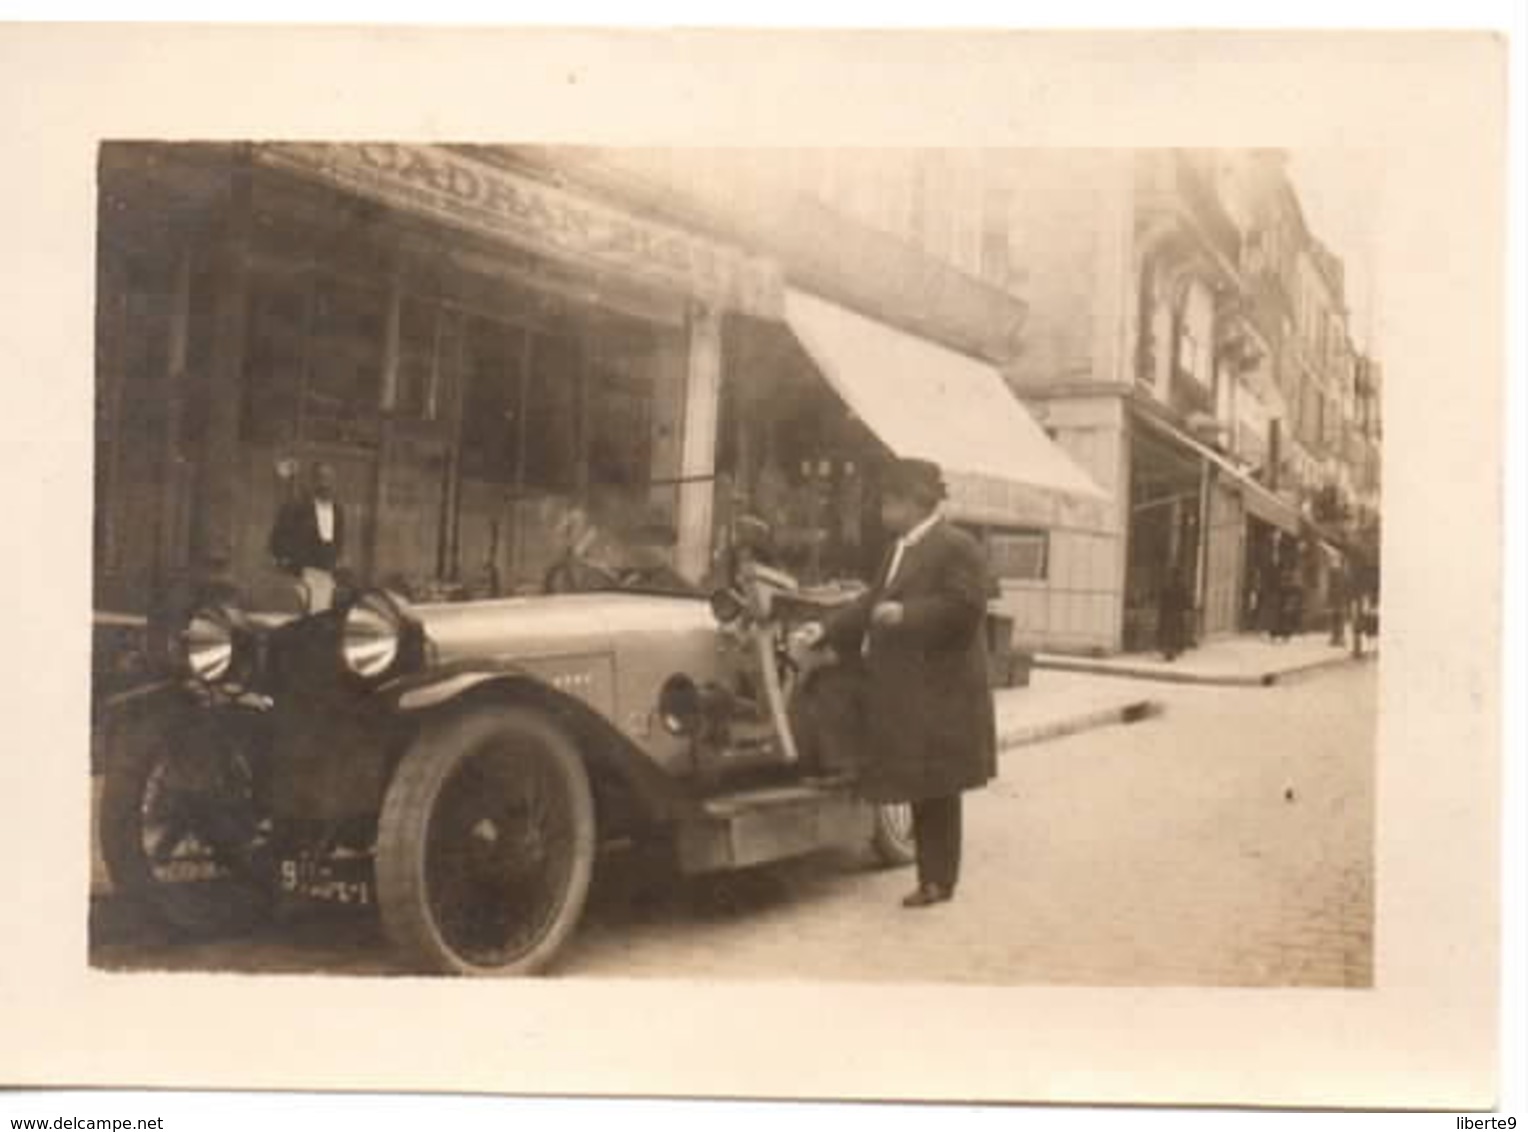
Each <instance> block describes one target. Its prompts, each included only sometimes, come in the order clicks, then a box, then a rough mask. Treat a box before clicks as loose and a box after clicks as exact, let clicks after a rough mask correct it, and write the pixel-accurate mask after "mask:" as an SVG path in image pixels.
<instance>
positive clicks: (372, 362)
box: [302, 278, 387, 445]
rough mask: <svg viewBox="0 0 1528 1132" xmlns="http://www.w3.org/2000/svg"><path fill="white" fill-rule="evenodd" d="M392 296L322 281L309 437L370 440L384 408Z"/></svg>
mask: <svg viewBox="0 0 1528 1132" xmlns="http://www.w3.org/2000/svg"><path fill="white" fill-rule="evenodd" d="M386 333H387V296H386V295H385V294H384V293H383V292H382V291H380V290H373V289H371V288H368V287H364V286H362V285H360V284H356V283H352V282H350V281H348V280H341V279H335V278H328V279H321V280H319V281H318V284H317V288H316V291H315V294H314V298H313V333H312V336H311V355H310V359H311V360H310V364H309V369H308V381H307V384H306V386H305V388H304V390H303V406H302V410H303V414H302V415H303V434H304V439H309V440H318V441H324V442H329V443H338V444H361V445H365V444H369V443H371V442H373V441H374V439H375V435H376V428H375V425H376V418H377V414H378V411H379V410H380V408H381V394H382V357H383V351H384V349H385V344H386Z"/></svg>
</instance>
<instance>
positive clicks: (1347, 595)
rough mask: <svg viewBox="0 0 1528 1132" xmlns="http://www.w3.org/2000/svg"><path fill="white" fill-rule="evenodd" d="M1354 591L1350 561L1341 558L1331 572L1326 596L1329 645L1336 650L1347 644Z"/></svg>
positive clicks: (1345, 557) (1344, 557)
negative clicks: (1329, 630)
mask: <svg viewBox="0 0 1528 1132" xmlns="http://www.w3.org/2000/svg"><path fill="white" fill-rule="evenodd" d="M1356 591H1357V586H1356V585H1355V584H1354V579H1353V565H1352V560H1351V559H1349V558H1348V557H1347V556H1343V557H1342V559H1341V560H1340V561H1339V564H1338V566H1337V568H1336V569H1335V570H1333V571H1332V572H1331V580H1330V583H1329V589H1328V595H1327V617H1328V619H1329V620H1330V622H1331V636H1330V637H1329V643H1330V644H1332V645H1333V646H1335V647H1336V648H1341V647H1342V646H1343V645H1344V644H1346V643H1347V632H1346V630H1347V625H1348V619H1349V616H1350V614H1351V613H1352V610H1351V608H1350V607H1351V605H1352V603H1353V600H1354V598H1355V596H1356Z"/></svg>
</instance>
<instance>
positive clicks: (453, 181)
mask: <svg viewBox="0 0 1528 1132" xmlns="http://www.w3.org/2000/svg"><path fill="white" fill-rule="evenodd" d="M255 152H256V155H257V158H258V160H259V161H261V162H262V163H264V164H267V165H271V166H276V167H280V168H284V169H289V170H294V171H296V172H299V173H303V174H305V175H308V176H313V177H317V178H319V179H322V180H324V181H327V182H329V183H330V184H333V185H336V186H338V187H340V188H342V189H345V190H347V191H349V192H353V193H356V194H358V195H360V196H365V197H369V198H371V199H373V200H377V201H380V202H381V203H383V204H386V205H389V206H392V207H395V208H400V209H405V210H407V211H409V212H414V213H419V214H423V215H426V216H429V217H431V218H433V219H436V220H440V221H443V222H445V223H448V224H451V225H454V226H456V227H459V228H465V229H467V230H470V231H473V232H478V233H482V234H486V235H489V236H493V237H496V238H500V239H505V240H508V241H510V242H512V243H514V244H516V245H517V246H519V247H523V248H526V249H528V250H530V251H533V252H536V253H539V254H542V255H546V256H549V257H553V258H557V259H560V260H563V261H565V262H571V263H573V264H575V265H578V266H583V267H589V268H594V269H596V270H608V271H614V272H617V273H620V274H623V275H626V276H629V277H634V278H636V279H639V280H643V281H646V282H648V283H652V284H657V285H660V286H665V287H667V288H669V289H673V290H678V291H680V292H682V293H683V294H686V295H689V296H691V297H692V298H696V299H700V300H702V301H706V302H711V303H715V304H717V305H719V306H721V307H724V308H728V309H733V310H740V311H743V312H745V313H747V314H752V315H756V316H758V317H762V318H778V317H779V312H780V307H781V287H782V284H781V281H780V277H779V272H778V271H777V270H776V269H775V268H774V267H773V265H772V264H771V263H770V262H769V261H767V260H765V259H763V258H762V257H758V256H752V255H749V254H746V253H744V252H742V251H739V250H737V249H733V248H728V247H725V246H723V245H721V244H719V243H716V242H714V241H712V240H708V239H705V238H704V237H701V236H698V235H696V234H694V233H691V232H686V231H684V230H683V229H680V228H674V227H670V226H668V225H664V224H657V223H653V222H651V221H647V220H642V219H640V218H637V217H635V216H632V215H631V214H629V213H627V212H624V211H622V210H620V209H617V208H613V207H610V206H607V205H604V204H601V203H600V202H598V201H595V200H591V199H589V198H588V197H585V196H582V195H580V194H576V193H573V192H569V191H567V190H564V189H559V188H556V187H555V186H551V185H543V184H541V183H539V182H537V181H534V180H531V179H530V178H527V177H522V176H519V175H516V174H514V173H511V172H509V171H507V170H503V169H499V168H497V167H495V166H491V165H488V164H485V163H484V162H481V161H476V160H474V159H472V158H470V157H466V156H463V155H461V154H458V153H454V152H452V151H451V150H447V149H443V148H440V147H438V146H428V145H401V144H396V143H363V144H346V145H334V144H319V143H280V144H271V145H263V146H259V147H257V148H256V151H255Z"/></svg>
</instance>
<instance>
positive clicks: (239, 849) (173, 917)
mask: <svg viewBox="0 0 1528 1132" xmlns="http://www.w3.org/2000/svg"><path fill="white" fill-rule="evenodd" d="M198 724H200V726H198ZM116 738H117V740H118V741H117V743H116V744H115V745H114V748H115V749H114V750H113V751H112V752H111V754H110V756H109V759H110V761H109V762H108V764H107V766H106V772H105V781H104V783H103V785H102V790H101V802H100V843H101V854H102V857H103V858H104V860H105V863H106V868H107V873H108V875H109V876H110V877H111V881H112V885H113V888H114V889H115V891H116V892H117V893H119V894H120V895H121V896H123V897H125V898H126V899H128V900H131V901H134V902H135V903H137V904H139V905H140V906H145V907H147V908H151V909H153V910H154V911H156V912H157V913H158V914H159V915H160V917H161V918H162V919H163V920H164V921H165V923H166V925H167V926H168V927H170V928H171V929H172V930H174V931H175V932H177V933H179V934H182V935H186V936H193V937H215V936H221V935H236V934H239V933H242V932H245V931H248V930H249V929H251V928H253V927H255V926H256V925H258V924H260V923H261V922H263V921H264V920H266V919H268V918H269V916H270V913H271V878H270V866H269V856H270V854H269V849H268V845H267V840H268V832H269V826H268V823H267V822H266V821H265V814H264V812H263V810H262V808H261V807H260V805H259V804H258V802H257V800H256V795H257V793H258V791H257V790H256V788H255V784H254V775H253V772H252V770H251V764H250V761H249V759H248V758H247V757H246V754H247V752H246V751H245V750H244V749H243V748H242V747H241V745H240V744H239V743H238V742H237V740H236V739H234V738H233V737H231V736H230V735H228V734H227V733H225V732H224V731H222V730H220V729H219V728H217V727H216V726H214V725H212V724H211V723H210V722H209V721H207V720H205V719H200V720H199V719H198V718H197V717H196V716H194V715H191V716H184V715H183V716H175V715H173V714H171V715H167V716H166V717H164V718H153V719H148V720H142V721H138V722H136V723H135V724H132V725H128V726H125V727H124V728H123V729H122V730H121V731H120V732H119V733H118V734H117V736H116Z"/></svg>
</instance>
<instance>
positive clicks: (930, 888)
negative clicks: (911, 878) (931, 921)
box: [902, 884, 955, 908]
mask: <svg viewBox="0 0 1528 1132" xmlns="http://www.w3.org/2000/svg"><path fill="white" fill-rule="evenodd" d="M954 895H955V893H954V892H953V891H952V890H951V889H948V888H943V887H941V886H940V885H937V884H920V885H919V886H918V887H917V889H916V890H915V891H913V892H910V893H908V894H907V895H906V896H904V897H903V898H902V907H904V908H927V907H928V906H929V905H930V904H943V903H944V902H945V901H946V900H949V899H950V898H951V897H953V896H954Z"/></svg>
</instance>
